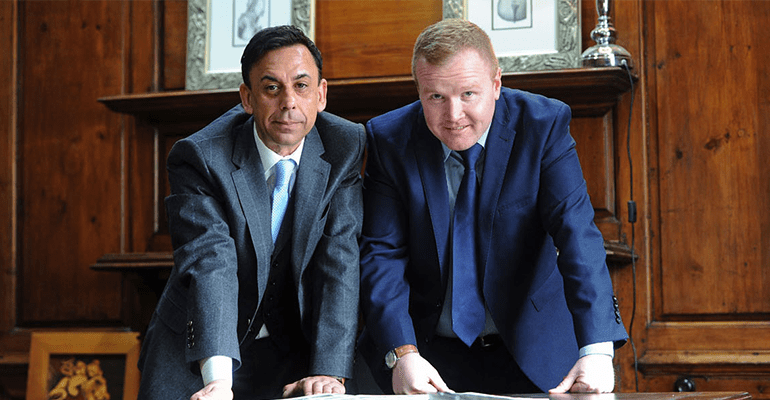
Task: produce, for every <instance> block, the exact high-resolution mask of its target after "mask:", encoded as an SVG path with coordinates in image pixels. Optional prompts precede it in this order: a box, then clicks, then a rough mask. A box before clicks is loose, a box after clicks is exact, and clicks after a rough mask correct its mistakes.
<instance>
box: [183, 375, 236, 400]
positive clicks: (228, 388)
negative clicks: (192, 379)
mask: <svg viewBox="0 0 770 400" xmlns="http://www.w3.org/2000/svg"><path fill="white" fill-rule="evenodd" d="M190 400H233V390H232V383H231V382H230V381H228V380H225V379H217V380H214V381H211V382H209V384H208V385H206V387H204V388H203V389H201V390H199V391H197V392H196V393H194V394H193V395H192V396H190Z"/></svg>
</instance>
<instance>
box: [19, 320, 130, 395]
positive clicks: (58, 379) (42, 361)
mask: <svg viewBox="0 0 770 400" xmlns="http://www.w3.org/2000/svg"><path fill="white" fill-rule="evenodd" d="M138 336H139V333H138V332H95V331H87V332H33V333H32V334H31V342H30V352H29V367H28V371H27V399H36V400H37V399H49V398H50V399H61V398H68V399H69V398H93V399H106V398H109V399H110V400H136V398H137V395H138V393H139V369H138V367H137V361H138V360H139V350H140V342H139V338H138ZM105 394H107V395H106V396H105Z"/></svg>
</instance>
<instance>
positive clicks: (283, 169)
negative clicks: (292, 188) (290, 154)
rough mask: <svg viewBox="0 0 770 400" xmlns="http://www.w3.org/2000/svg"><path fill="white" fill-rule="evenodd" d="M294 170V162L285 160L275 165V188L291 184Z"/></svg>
mask: <svg viewBox="0 0 770 400" xmlns="http://www.w3.org/2000/svg"><path fill="white" fill-rule="evenodd" d="M293 170H294V160H291V159H283V160H281V161H278V163H277V164H275V187H281V186H285V185H288V184H289V178H291V172H292V171H293Z"/></svg>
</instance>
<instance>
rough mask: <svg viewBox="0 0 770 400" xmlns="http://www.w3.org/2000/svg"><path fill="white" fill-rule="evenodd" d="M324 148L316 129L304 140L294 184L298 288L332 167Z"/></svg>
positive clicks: (294, 258) (293, 251) (294, 252)
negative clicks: (325, 156) (311, 233)
mask: <svg viewBox="0 0 770 400" xmlns="http://www.w3.org/2000/svg"><path fill="white" fill-rule="evenodd" d="M323 153H324V146H323V143H322V142H321V137H320V135H319V134H318V130H317V129H316V128H315V127H313V129H312V130H311V131H310V133H308V134H307V136H305V145H304V148H303V149H302V159H301V160H300V164H299V169H298V170H297V181H296V183H295V184H294V193H293V195H292V196H293V197H294V222H293V224H294V226H293V229H292V237H291V241H292V242H291V245H292V259H293V260H294V268H296V269H295V270H294V283H295V285H297V287H299V281H300V278H301V272H302V271H301V269H302V266H304V265H307V263H308V259H309V257H310V256H311V255H312V251H311V250H312V249H309V248H308V246H307V243H308V238H309V236H310V231H311V230H312V229H313V224H315V223H317V222H318V221H317V218H318V217H320V215H319V214H318V207H319V205H320V204H322V202H323V197H324V196H325V195H326V187H327V184H328V181H329V172H330V171H331V165H330V164H329V163H328V162H327V161H326V160H324V159H323V158H322V157H321V156H322V155H323Z"/></svg>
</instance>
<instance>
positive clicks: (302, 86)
mask: <svg viewBox="0 0 770 400" xmlns="http://www.w3.org/2000/svg"><path fill="white" fill-rule="evenodd" d="M306 87H308V84H307V83H305V82H299V83H297V88H299V89H304V88H306Z"/></svg>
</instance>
